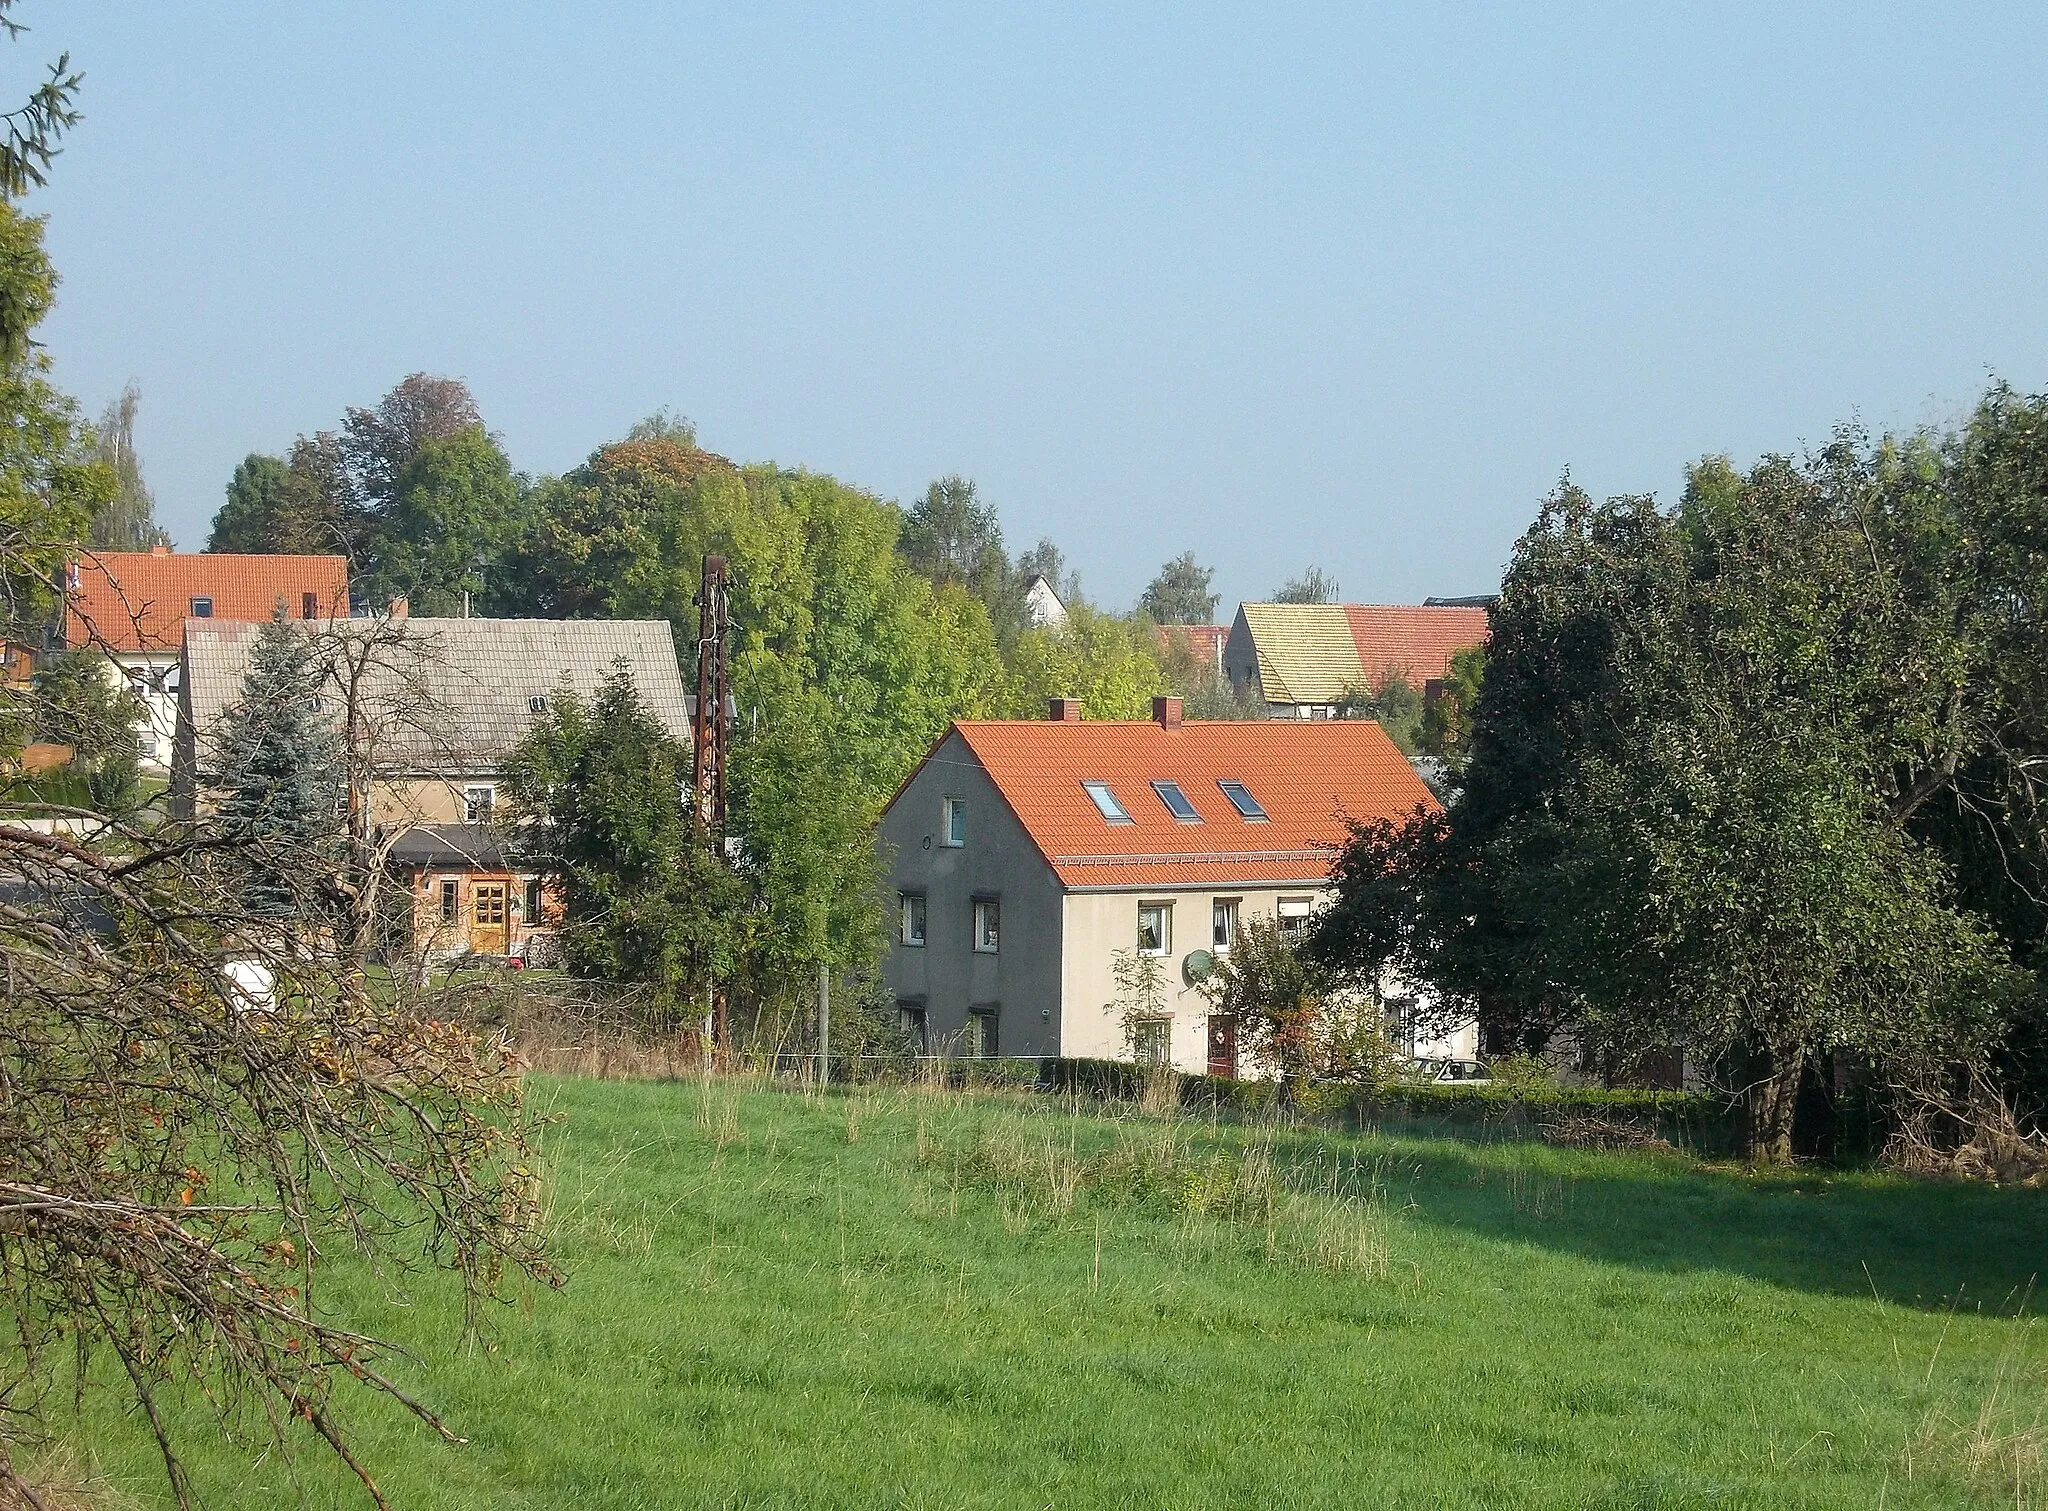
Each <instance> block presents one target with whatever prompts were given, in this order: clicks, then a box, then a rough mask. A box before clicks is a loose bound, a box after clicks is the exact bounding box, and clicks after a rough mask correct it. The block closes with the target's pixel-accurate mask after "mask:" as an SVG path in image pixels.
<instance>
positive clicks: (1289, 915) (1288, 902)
mask: <svg viewBox="0 0 2048 1511" xmlns="http://www.w3.org/2000/svg"><path fill="white" fill-rule="evenodd" d="M1311 906H1312V904H1311V902H1310V899H1308V898H1306V897H1283V898H1281V899H1280V936H1281V938H1283V939H1286V940H1287V941H1289V942H1290V943H1296V944H1298V943H1300V941H1301V940H1302V939H1303V938H1304V937H1306V935H1307V934H1308V914H1309V908H1310V907H1311Z"/></svg>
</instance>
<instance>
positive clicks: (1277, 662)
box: [1238, 603, 1366, 703]
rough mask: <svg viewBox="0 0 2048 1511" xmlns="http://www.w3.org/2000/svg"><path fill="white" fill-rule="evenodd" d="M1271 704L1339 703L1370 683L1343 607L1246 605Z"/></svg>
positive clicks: (1248, 625) (1261, 679)
mask: <svg viewBox="0 0 2048 1511" xmlns="http://www.w3.org/2000/svg"><path fill="white" fill-rule="evenodd" d="M1238 611H1239V612H1240V613H1242V614H1243V615H1244V620H1245V628H1246V629H1248V630H1250V631H1251V635H1252V644H1253V646H1254V647H1256V648H1257V651H1258V656H1259V682H1260V684H1261V685H1262V686H1263V687H1264V688H1265V692H1266V701H1267V702H1269V703H1335V702H1336V701H1337V700H1338V699H1339V698H1341V697H1342V696H1343V695H1344V693H1345V692H1346V691H1347V690H1348V689H1350V688H1354V687H1363V686H1364V685H1365V683H1366V675H1365V667H1364V665H1363V664H1362V663H1361V662H1360V661H1359V659H1358V641H1357V639H1356V638H1355V637H1354V636H1353V635H1352V633H1351V620H1350V617H1349V616H1348V615H1347V614H1346V613H1345V611H1344V605H1343V604H1341V603H1247V604H1244V605H1241V606H1240V608H1239V610H1238Z"/></svg>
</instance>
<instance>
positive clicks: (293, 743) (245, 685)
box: [215, 604, 342, 918]
mask: <svg viewBox="0 0 2048 1511" xmlns="http://www.w3.org/2000/svg"><path fill="white" fill-rule="evenodd" d="M219 757H220V765H219V773H220V774H219V778H218V786H219V788H220V791H221V799H220V807H219V809H218V810H217V813H216V817H215V822H216V824H217V825H218V827H219V829H220V831H221V836H222V838H223V839H225V840H227V841H229V842H230V843H231V844H233V845H235V846H236V847H238V861H237V863H238V864H239V865H240V866H241V867H242V868H243V869H244V870H245V871H246V873H247V882H246V888H247V890H246V893H245V896H244V902H245V904H246V905H247V908H248V910H249V911H250V912H251V913H254V914H257V915H259V916H262V917H270V918H278V917H287V916H290V915H293V914H295V913H299V912H302V911H303V910H304V909H305V904H306V898H307V895H308V887H309V882H310V881H311V880H312V879H313V877H314V876H315V875H317V873H318V871H319V870H320V869H322V868H320V867H319V866H318V864H317V862H318V861H319V860H320V859H321V858H322V857H325V856H329V855H331V853H332V852H334V851H335V850H336V848H337V847H338V845H339V842H340V837H341V810H342V780H341V759H340V750H339V742H338V740H337V737H336V734H335V731H334V729H333V727H332V725H331V724H330V722H329V721H328V720H327V718H326V717H325V716H324V715H323V714H322V712H321V708H320V695H319V666H318V658H317V656H316V653H315V648H314V645H313V642H312V639H311V637H309V636H308V635H306V634H305V633H304V632H303V631H301V630H299V629H296V628H294V627H293V625H292V623H291V622H290V621H289V620H287V619H286V618H285V614H284V607H283V605H282V604H280V605H279V606H278V608H277V611H276V613H275V614H274V615H273V617H272V618H271V621H270V623H268V624H266V625H264V626H263V628H262V629H261V630H260V631H259V632H258V633H257V637H256V648H255V650H254V652H253V653H252V654H251V656H250V658H249V669H248V671H247V672H246V673H245V674H244V675H243V679H242V696H241V698H240V699H239V700H238V701H237V702H236V703H234V704H233V705H232V706H231V707H230V708H229V709H228V710H227V712H226V713H225V714H224V715H223V716H222V719H221V734H220V751H219ZM309 863H310V864H309Z"/></svg>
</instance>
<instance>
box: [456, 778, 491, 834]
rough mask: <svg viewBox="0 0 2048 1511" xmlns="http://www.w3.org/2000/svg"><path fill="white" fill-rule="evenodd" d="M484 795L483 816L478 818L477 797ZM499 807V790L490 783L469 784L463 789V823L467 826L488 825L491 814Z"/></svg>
mask: <svg viewBox="0 0 2048 1511" xmlns="http://www.w3.org/2000/svg"><path fill="white" fill-rule="evenodd" d="M479 793H481V794H482V795H483V816H482V817H481V818H479V817H478V816H477V795H478V794H479ZM497 806H498V789H497V788H496V787H495V786H493V785H492V784H491V783H489V782H469V783H465V784H464V786H463V788H462V821H463V822H464V823H465V824H488V823H489V822H490V821H491V814H492V812H493V810H495V809H496V808H497Z"/></svg>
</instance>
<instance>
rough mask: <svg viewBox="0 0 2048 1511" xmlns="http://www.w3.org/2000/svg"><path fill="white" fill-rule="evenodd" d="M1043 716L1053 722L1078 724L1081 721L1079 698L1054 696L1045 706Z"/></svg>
mask: <svg viewBox="0 0 2048 1511" xmlns="http://www.w3.org/2000/svg"><path fill="white" fill-rule="evenodd" d="M1045 716H1046V718H1048V719H1050V720H1051V721H1052V722H1053V723H1055V724H1079V723H1080V722H1081V700H1080V699H1079V698H1054V699H1053V700H1052V701H1051V702H1050V703H1049V704H1048V705H1047V706H1046V710H1045Z"/></svg>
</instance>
